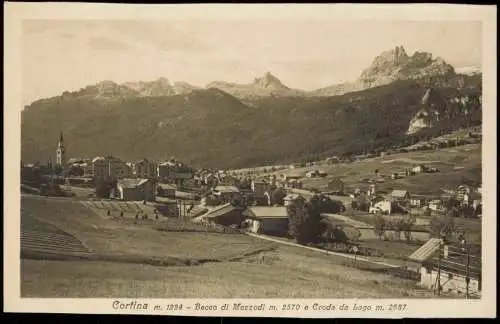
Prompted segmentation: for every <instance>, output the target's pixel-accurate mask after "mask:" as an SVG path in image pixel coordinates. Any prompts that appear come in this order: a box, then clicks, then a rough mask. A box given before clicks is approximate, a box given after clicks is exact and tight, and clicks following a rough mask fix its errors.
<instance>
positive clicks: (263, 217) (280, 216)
mask: <svg viewBox="0 0 500 324" xmlns="http://www.w3.org/2000/svg"><path fill="white" fill-rule="evenodd" d="M243 216H244V217H245V219H246V222H247V224H248V226H249V229H250V231H251V232H253V233H261V234H268V235H278V236H281V235H285V234H286V233H287V232H288V214H287V210H286V207H282V206H280V207H264V206H252V207H248V208H247V209H246V210H245V211H244V212H243Z"/></svg>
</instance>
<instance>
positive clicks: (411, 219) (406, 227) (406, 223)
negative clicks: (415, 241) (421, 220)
mask: <svg viewBox="0 0 500 324" xmlns="http://www.w3.org/2000/svg"><path fill="white" fill-rule="evenodd" d="M416 222H417V218H416V217H415V216H408V217H405V218H404V219H403V224H402V230H403V233H404V236H405V239H406V240H407V241H411V230H412V228H413V225H414V224H415V223H416Z"/></svg>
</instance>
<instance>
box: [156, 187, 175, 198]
mask: <svg viewBox="0 0 500 324" xmlns="http://www.w3.org/2000/svg"><path fill="white" fill-rule="evenodd" d="M176 190H177V189H176V187H175V186H173V185H170V184H159V185H158V186H157V193H158V196H160V197H167V198H175V191H176Z"/></svg>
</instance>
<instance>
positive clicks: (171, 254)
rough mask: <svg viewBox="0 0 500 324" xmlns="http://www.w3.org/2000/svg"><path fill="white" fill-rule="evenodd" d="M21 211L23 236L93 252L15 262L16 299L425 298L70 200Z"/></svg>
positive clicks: (322, 258) (334, 267) (288, 252)
mask: <svg viewBox="0 0 500 324" xmlns="http://www.w3.org/2000/svg"><path fill="white" fill-rule="evenodd" d="M22 208H23V211H24V212H29V213H31V214H32V215H34V216H36V218H37V219H39V220H40V221H41V223H36V221H34V222H33V223H31V224H29V223H28V225H27V223H26V222H24V224H23V230H30V229H36V231H39V232H43V233H45V234H47V235H48V234H52V233H59V234H60V235H71V236H72V237H75V238H77V239H78V240H80V241H81V242H83V245H84V246H87V247H89V248H90V249H92V250H93V252H94V253H93V254H92V255H93V257H91V258H90V260H93V261H87V260H85V261H84V260H74V261H59V260H47V259H45V260H40V259H36V260H35V259H33V258H30V259H22V261H21V279H22V280H21V282H22V283H21V295H22V296H23V297H130V298H133V297H148V298H155V297H156V298H162V297H165V296H169V297H186V298H187V297H197V298H208V297H212V298H224V297H234V298H236V297H255V298H257V297H281V298H286V297H309V298H313V297H315V298H328V297H331V298H335V297H405V296H408V297H421V296H423V295H425V294H427V292H422V291H420V290H418V289H416V288H415V283H414V281H410V280H405V279H399V278H395V277H393V276H390V275H388V274H384V273H373V272H369V271H363V270H359V269H356V268H352V269H347V268H346V267H345V266H344V265H343V262H345V259H344V258H342V257H338V256H337V257H336V256H326V255H324V254H322V253H320V252H314V251H307V250H304V249H303V248H298V247H288V246H276V245H273V246H272V247H271V246H270V243H269V242H267V241H264V240H261V239H259V238H255V237H250V236H246V235H237V234H231V235H229V234H214V233H187V232H158V231H154V230H153V229H152V228H151V227H152V226H150V225H151V224H152V223H149V224H146V223H142V224H133V223H127V222H117V221H115V220H112V219H106V218H105V217H102V216H99V215H96V214H95V213H92V212H90V210H89V209H88V208H87V207H85V206H83V205H82V204H81V203H79V202H77V201H71V200H68V201H63V200H51V199H46V198H45V199H43V198H38V197H23V198H22ZM46 223H48V224H49V225H47V224H46ZM51 225H55V226H56V227H54V226H51ZM30 226H31V227H30ZM60 231H64V232H66V233H67V234H63V233H61V232H60ZM271 249H272V251H270V250H271ZM94 256H97V257H94ZM99 256H101V257H99ZM103 256H104V257H103ZM162 260H163V261H162ZM165 260H166V261H165ZM183 260H184V261H186V260H187V261H191V260H193V261H195V262H194V263H192V262H184V261H183ZM109 261H119V262H109ZM149 261H154V262H149ZM194 264H196V266H193V265H194ZM159 265H163V266H159ZM165 265H167V266H165ZM168 265H182V266H168ZM187 265H191V266H187Z"/></svg>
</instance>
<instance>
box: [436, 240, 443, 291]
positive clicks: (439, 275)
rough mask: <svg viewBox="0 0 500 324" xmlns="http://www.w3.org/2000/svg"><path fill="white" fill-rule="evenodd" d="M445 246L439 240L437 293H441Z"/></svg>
mask: <svg viewBox="0 0 500 324" xmlns="http://www.w3.org/2000/svg"><path fill="white" fill-rule="evenodd" d="M442 247H443V241H442V240H441V241H439V249H438V271H437V294H438V296H439V295H441V252H442Z"/></svg>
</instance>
